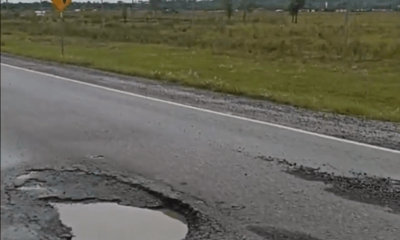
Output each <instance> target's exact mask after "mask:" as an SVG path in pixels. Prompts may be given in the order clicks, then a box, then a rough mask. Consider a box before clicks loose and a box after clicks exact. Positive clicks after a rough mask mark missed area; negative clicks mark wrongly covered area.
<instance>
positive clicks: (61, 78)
mask: <svg viewBox="0 0 400 240" xmlns="http://www.w3.org/2000/svg"><path fill="white" fill-rule="evenodd" d="M1 65H3V66H6V67H9V68H14V69H18V70H22V71H26V72H31V73H35V74H41V75H44V76H48V77H53V78H57V79H60V80H64V81H68V82H73V83H78V84H82V85H86V86H90V87H95V88H100V89H103V90H107V91H112V92H115V93H120V94H125V95H129V96H132V97H137V98H143V99H147V100H151V101H155V102H161V103H165V104H170V105H174V106H179V107H182V108H187V109H192V110H196V111H200V112H206V113H211V114H215V115H219V116H224V117H229V118H234V119H239V120H242V121H248V122H253V123H258V124H262V125H267V126H271V127H275V128H280V129H285V130H289V131H293V132H298V133H303V134H307V135H311V136H315V137H320V138H324V139H329V140H333V141H338V142H343V143H349V144H353V145H357V146H362V147H366V148H372V149H376V150H381V151H385V152H392V153H397V154H400V151H399V150H395V149H390V148H384V147H379V146H374V145H370V144H366V143H360V142H356V141H351V140H346V139H341V138H337V137H332V136H328V135H323V134H319V133H314V132H309V131H305V130H301V129H297V128H292V127H287V126H283V125H279V124H275V123H269V122H264V121H261V120H255V119H251V118H246V117H241V116H237V115H233V114H231V113H223V112H217V111H213V110H208V109H204V108H199V107H193V106H190V105H185V104H181V103H176V102H171V101H167V100H162V99H158V98H153V97H147V96H143V95H140V94H136V93H131V92H126V91H122V90H117V89H113V88H109V87H104V86H100V85H96V84H91V83H86V82H82V81H78V80H74V79H70V78H65V77H60V76H57V75H53V74H49V73H44V72H39V71H35V70H31V69H26V68H21V67H16V66H13V65H9V64H5V63H1Z"/></svg>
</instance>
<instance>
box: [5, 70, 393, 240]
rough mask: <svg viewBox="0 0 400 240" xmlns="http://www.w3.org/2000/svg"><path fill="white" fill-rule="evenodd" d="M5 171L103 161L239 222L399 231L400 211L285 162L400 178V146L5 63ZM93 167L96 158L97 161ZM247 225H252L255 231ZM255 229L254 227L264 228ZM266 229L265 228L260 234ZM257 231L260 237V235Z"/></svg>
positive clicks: (375, 233)
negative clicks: (335, 188)
mask: <svg viewBox="0 0 400 240" xmlns="http://www.w3.org/2000/svg"><path fill="white" fill-rule="evenodd" d="M1 140H2V141H1V148H2V149H1V150H2V152H1V153H2V157H1V168H2V172H3V171H6V170H7V168H12V167H15V166H18V165H20V164H25V165H29V164H35V165H36V166H37V165H40V164H41V163H43V164H44V163H46V164H53V165H58V166H62V165H63V164H66V163H69V162H70V161H80V163H81V164H85V161H87V162H90V161H93V162H95V161H97V160H87V159H86V160H84V161H83V160H81V159H83V158H84V157H87V156H91V155H103V156H104V160H103V161H101V167H102V168H109V169H113V170H115V171H120V172H121V174H125V175H129V174H140V175H141V176H143V177H145V178H147V179H150V180H155V181H159V182H163V183H165V184H167V185H169V186H171V187H172V188H173V189H174V190H176V191H179V192H182V193H184V194H186V195H187V196H192V197H193V198H196V199H199V200H201V201H200V202H202V205H201V204H200V205H199V206H198V208H200V209H201V210H202V211H203V212H204V214H208V215H210V216H212V217H215V219H217V220H218V221H219V222H220V223H221V224H222V225H224V226H226V227H227V229H229V228H232V229H237V230H238V229H239V231H241V232H242V233H243V234H248V236H252V233H251V232H246V231H247V230H248V229H249V228H248V226H253V227H260V228H263V227H264V228H268V227H277V228H280V229H286V230H290V231H299V232H303V233H309V234H311V235H312V236H314V237H315V238H316V239H341V240H343V239H360V240H361V239H362V240H367V239H385V240H391V239H393V240H394V239H398V236H400V227H399V226H400V215H398V214H393V213H389V212H387V211H386V209H384V208H383V207H379V206H375V205H370V204H364V203H360V202H356V201H350V200H346V199H344V198H341V197H339V196H337V195H334V194H332V193H329V192H326V191H324V190H323V189H324V185H323V184H322V183H319V182H312V181H305V180H301V179H299V178H296V177H295V176H292V175H289V174H287V173H285V172H283V171H282V167H281V166H279V164H275V163H274V162H273V161H265V159H266V158H267V157H268V156H269V157H270V158H272V159H284V160H286V161H288V162H290V163H297V164H304V165H306V166H313V167H320V168H321V169H322V170H323V171H328V172H335V173H341V174H349V171H355V172H365V173H368V174H369V175H379V176H385V177H392V178H397V179H400V154H399V152H398V151H396V150H390V149H384V148H378V147H370V146H367V145H363V144H356V143H350V142H347V141H341V140H337V139H331V138H324V137H321V136H318V135H315V134H310V133H305V132H299V131H294V130H292V129H288V128H282V127H277V126H272V125H268V124H263V123H261V122H255V121H251V120H246V119H239V118H235V117H231V116H229V115H224V114H222V115H221V114H216V113H214V112H210V111H203V110H200V109H196V108H188V107H185V106H181V105H175V104H171V103H169V102H167V101H163V100H155V99H152V98H146V97H140V96H138V95H135V94H129V93H123V92H119V91H114V90H111V89H107V88H103V87H96V86H91V85H87V84H81V83H78V82H73V81H69V80H67V79H62V78H56V77H53V76H49V75H44V74H41V73H38V72H32V71H26V70H23V69H18V68H14V67H10V66H7V65H3V64H2V65H1ZM90 163H91V164H92V162H90ZM246 228H247V230H246ZM253 232H254V231H253ZM260 235H262V234H260ZM253 237H254V236H253Z"/></svg>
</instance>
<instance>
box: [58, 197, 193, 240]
mask: <svg viewBox="0 0 400 240" xmlns="http://www.w3.org/2000/svg"><path fill="white" fill-rule="evenodd" d="M52 205H53V206H54V207H55V208H56V209H57V210H58V212H59V214H60V219H61V222H62V223H63V224H64V225H66V226H68V227H71V228H72V233H73V235H74V237H73V238H72V240H112V239H118V240H183V239H184V238H185V236H186V234H187V233H188V227H187V225H186V223H185V222H184V218H183V217H182V216H180V215H179V214H177V213H175V212H172V211H170V210H149V209H144V208H135V207H128V206H122V205H119V204H118V203H93V204H82V203H79V204H75V203H74V204H66V203H52Z"/></svg>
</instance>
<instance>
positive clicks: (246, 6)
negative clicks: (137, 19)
mask: <svg viewBox="0 0 400 240" xmlns="http://www.w3.org/2000/svg"><path fill="white" fill-rule="evenodd" d="M296 2H299V0H283V1H282V0H207V1H204V0H203V1H202V0H169V1H165V0H149V1H146V2H143V1H139V2H137V1H136V0H135V3H132V2H129V1H125V2H122V1H118V2H117V3H110V2H107V1H105V2H104V9H106V10H122V9H124V8H132V7H133V8H135V9H138V10H151V11H163V10H166V9H169V10H174V11H176V12H179V11H181V10H204V11H209V10H225V11H227V12H228V14H229V15H230V16H231V15H232V14H233V12H234V11H235V10H236V9H238V10H245V11H252V9H257V8H262V9H267V10H276V9H285V10H289V11H290V9H291V8H293V6H299V4H296ZM325 2H328V9H331V10H335V9H340V8H346V7H347V6H346V4H347V2H348V1H347V0H307V2H305V3H304V4H300V5H302V6H301V8H307V9H324V8H325ZM300 3H301V1H300ZM51 4H52V3H51V2H50V1H42V5H41V6H40V2H39V1H37V2H33V3H26V2H24V3H22V2H19V3H8V7H9V9H10V10H14V11H15V10H16V11H20V10H39V9H40V7H42V8H43V9H45V10H48V9H51V8H52V5H51ZM399 5H400V0H351V1H350V7H351V8H364V9H372V8H375V9H393V10H398V6H399ZM1 8H2V9H3V10H4V9H6V3H5V0H4V1H2V4H1ZM69 9H87V10H90V9H101V3H100V0H97V1H95V2H94V1H87V2H72V4H71V6H70V7H69Z"/></svg>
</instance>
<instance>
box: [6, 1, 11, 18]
mask: <svg viewBox="0 0 400 240" xmlns="http://www.w3.org/2000/svg"><path fill="white" fill-rule="evenodd" d="M6 7H7V18H8V17H9V16H10V6H9V4H8V0H6Z"/></svg>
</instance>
